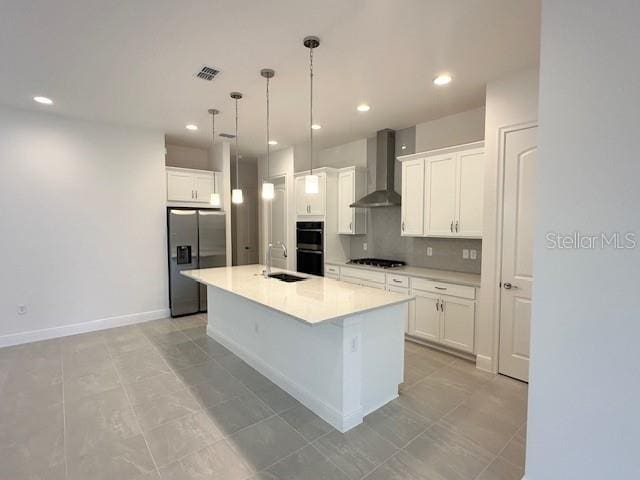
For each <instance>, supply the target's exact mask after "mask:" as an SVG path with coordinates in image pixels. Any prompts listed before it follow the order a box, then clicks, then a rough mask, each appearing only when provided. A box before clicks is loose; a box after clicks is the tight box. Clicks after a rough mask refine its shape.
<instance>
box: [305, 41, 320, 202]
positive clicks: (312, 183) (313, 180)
mask: <svg viewBox="0 0 640 480" xmlns="http://www.w3.org/2000/svg"><path fill="white" fill-rule="evenodd" d="M303 44H304V46H305V47H307V48H308V49H309V84H310V88H309V175H306V176H305V177H304V192H305V193H311V194H314V193H319V191H320V187H319V180H318V176H317V175H314V174H313V130H314V128H313V49H314V48H318V46H319V45H320V39H319V38H318V37H314V36H308V37H305V39H304V41H303Z"/></svg>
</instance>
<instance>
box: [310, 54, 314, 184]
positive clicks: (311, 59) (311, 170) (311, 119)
mask: <svg viewBox="0 0 640 480" xmlns="http://www.w3.org/2000/svg"><path fill="white" fill-rule="evenodd" d="M309 73H310V75H309V80H310V82H309V83H310V93H309V132H310V133H309V174H310V175H313V47H312V48H309Z"/></svg>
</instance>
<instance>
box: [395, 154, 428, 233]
mask: <svg viewBox="0 0 640 480" xmlns="http://www.w3.org/2000/svg"><path fill="white" fill-rule="evenodd" d="M400 208H401V222H402V223H401V225H400V233H401V234H402V235H407V236H410V235H414V236H415V235H418V236H419V235H423V234H424V159H422V158H417V159H414V160H407V161H404V162H402V206H401V207H400Z"/></svg>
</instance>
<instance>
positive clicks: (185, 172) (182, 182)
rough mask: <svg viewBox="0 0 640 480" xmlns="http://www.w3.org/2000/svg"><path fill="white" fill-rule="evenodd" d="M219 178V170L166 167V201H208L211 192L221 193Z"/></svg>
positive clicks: (220, 175)
mask: <svg viewBox="0 0 640 480" xmlns="http://www.w3.org/2000/svg"><path fill="white" fill-rule="evenodd" d="M221 178H222V174H221V173H219V172H210V171H206V170H191V169H187V168H177V167H167V201H168V202H187V203H209V202H210V201H211V194H212V193H219V194H222V191H221Z"/></svg>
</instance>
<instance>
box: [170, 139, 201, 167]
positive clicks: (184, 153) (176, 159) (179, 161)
mask: <svg viewBox="0 0 640 480" xmlns="http://www.w3.org/2000/svg"><path fill="white" fill-rule="evenodd" d="M166 148H167V156H166V163H167V166H169V167H181V168H196V169H198V170H212V167H211V161H210V159H209V152H208V151H207V149H205V148H196V147H185V146H183V145H170V144H167V145H166Z"/></svg>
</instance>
